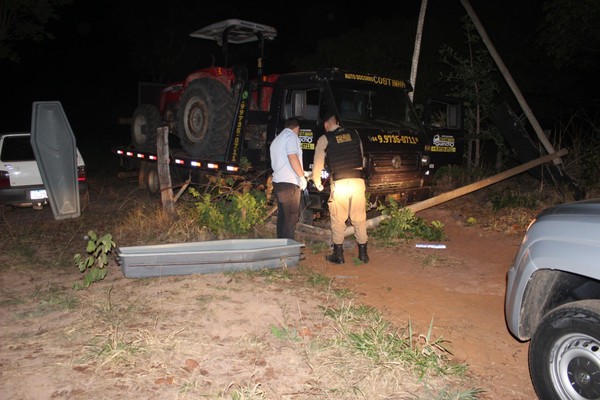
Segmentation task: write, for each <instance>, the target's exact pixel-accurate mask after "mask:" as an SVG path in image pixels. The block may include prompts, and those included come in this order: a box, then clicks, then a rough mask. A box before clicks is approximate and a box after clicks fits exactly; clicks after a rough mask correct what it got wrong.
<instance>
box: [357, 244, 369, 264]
mask: <svg viewBox="0 0 600 400" xmlns="http://www.w3.org/2000/svg"><path fill="white" fill-rule="evenodd" d="M358 259H359V260H360V261H362V262H363V263H365V264H366V263H368V262H369V255H368V254H367V244H366V243H365V244H359V245H358Z"/></svg>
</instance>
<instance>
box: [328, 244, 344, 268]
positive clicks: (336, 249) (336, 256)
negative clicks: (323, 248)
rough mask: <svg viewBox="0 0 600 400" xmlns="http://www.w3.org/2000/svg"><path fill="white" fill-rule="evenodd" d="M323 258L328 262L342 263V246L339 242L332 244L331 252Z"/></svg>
mask: <svg viewBox="0 0 600 400" xmlns="http://www.w3.org/2000/svg"><path fill="white" fill-rule="evenodd" d="M325 259H326V260H327V261H329V262H330V263H334V264H343V263H344V247H343V245H341V244H334V245H333V253H332V254H331V255H328V256H325Z"/></svg>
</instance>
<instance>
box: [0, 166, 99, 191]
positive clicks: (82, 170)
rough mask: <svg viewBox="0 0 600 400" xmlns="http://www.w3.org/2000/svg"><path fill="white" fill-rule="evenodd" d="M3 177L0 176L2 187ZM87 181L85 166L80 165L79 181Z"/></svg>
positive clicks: (78, 171)
mask: <svg viewBox="0 0 600 400" xmlns="http://www.w3.org/2000/svg"><path fill="white" fill-rule="evenodd" d="M1 181H2V178H1V177H0V187H1V186H2V184H1ZM85 181H87V174H86V173H85V166H83V165H80V166H78V167H77V182H85Z"/></svg>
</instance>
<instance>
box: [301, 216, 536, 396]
mask: <svg viewBox="0 0 600 400" xmlns="http://www.w3.org/2000/svg"><path fill="white" fill-rule="evenodd" d="M417 216H419V217H421V218H424V219H426V220H427V221H441V222H443V223H444V232H445V233H446V235H447V236H448V241H446V242H442V243H443V244H445V245H446V249H430V248H417V247H416V246H415V245H416V243H411V244H409V245H406V246H401V247H399V248H394V249H387V248H378V247H373V246H371V247H370V248H369V256H370V261H369V264H368V265H361V266H353V265H352V264H348V263H346V264H344V265H343V266H332V265H329V264H327V263H326V262H325V261H323V260H321V259H320V257H319V256H317V257H316V260H315V259H314V257H311V258H310V262H311V264H312V265H313V266H312V267H313V268H316V270H317V271H319V272H322V273H324V274H327V275H328V276H331V277H333V278H335V279H336V280H337V281H343V282H345V283H346V285H347V286H348V287H350V288H352V290H353V291H355V292H356V293H358V294H359V296H360V298H361V299H362V301H363V302H364V303H366V304H369V305H372V306H374V307H377V308H378V309H379V310H381V311H382V312H383V313H384V315H385V316H386V317H387V318H388V319H389V320H390V321H394V322H395V323H397V324H402V323H405V321H407V320H408V319H410V321H412V324H413V325H414V326H415V328H416V329H417V330H418V331H420V332H426V331H427V329H428V328H429V325H430V324H431V323H432V324H433V333H434V336H436V337H440V336H442V337H443V338H445V339H446V340H447V341H448V348H449V349H450V350H451V351H452V353H453V357H454V359H455V360H457V361H461V362H465V363H466V364H468V365H469V367H470V369H471V370H472V371H473V372H474V373H475V375H476V376H477V377H478V379H479V385H480V387H482V388H484V390H485V391H486V392H487V393H485V394H484V395H483V396H482V397H481V398H485V399H514V400H516V399H535V398H536V396H535V393H534V391H533V388H532V386H531V382H530V379H529V371H528V367H527V348H528V345H527V343H525V344H523V343H520V342H518V341H517V340H515V339H514V338H513V337H512V336H511V335H510V333H509V332H508V330H507V328H506V325H505V320H504V292H505V288H506V280H505V277H506V271H507V268H508V266H509V265H510V262H511V261H512V258H513V256H514V254H515V252H516V250H517V247H518V246H519V244H520V241H521V238H522V236H520V235H517V234H516V233H514V234H513V233H510V234H508V233H502V232H495V231H490V230H482V229H481V228H480V227H477V226H468V225H467V224H466V219H467V218H468V215H466V214H462V213H461V212H458V211H456V210H455V209H453V208H452V206H445V205H440V206H437V207H435V208H432V209H429V210H424V211H422V212H420V213H417ZM418 243H420V242H418ZM348 252H349V253H350V254H353V253H352V252H354V255H355V256H356V254H355V253H356V250H354V249H350V250H348Z"/></svg>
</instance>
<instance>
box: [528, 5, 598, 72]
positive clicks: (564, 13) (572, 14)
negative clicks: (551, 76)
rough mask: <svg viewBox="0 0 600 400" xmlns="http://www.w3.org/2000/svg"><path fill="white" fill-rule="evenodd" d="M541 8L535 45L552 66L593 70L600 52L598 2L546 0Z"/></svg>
mask: <svg viewBox="0 0 600 400" xmlns="http://www.w3.org/2000/svg"><path fill="white" fill-rule="evenodd" d="M543 7H544V17H543V19H542V22H541V23H540V29H539V31H540V37H539V45H540V46H541V47H542V48H544V50H545V51H546V53H547V54H548V55H549V56H550V57H551V58H552V59H553V60H554V63H555V65H556V66H557V67H559V68H560V67H567V66H568V67H575V68H579V69H583V68H593V69H595V66H596V65H597V62H598V54H600V30H599V29H598V27H599V26H600V3H599V2H598V1H597V0H579V1H570V0H549V1H545V2H544V6H543Z"/></svg>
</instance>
